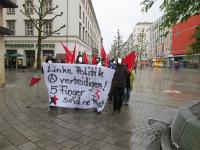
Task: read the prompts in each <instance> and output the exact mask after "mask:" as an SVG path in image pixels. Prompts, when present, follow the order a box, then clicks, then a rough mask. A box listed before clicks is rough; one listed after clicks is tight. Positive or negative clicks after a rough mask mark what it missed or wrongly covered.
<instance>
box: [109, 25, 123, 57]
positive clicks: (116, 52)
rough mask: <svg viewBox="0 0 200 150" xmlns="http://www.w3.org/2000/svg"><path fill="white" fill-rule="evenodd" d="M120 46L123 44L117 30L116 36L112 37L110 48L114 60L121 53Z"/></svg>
mask: <svg viewBox="0 0 200 150" xmlns="http://www.w3.org/2000/svg"><path fill="white" fill-rule="evenodd" d="M122 44H123V40H122V35H121V34H120V32H119V29H118V30H117V36H114V41H113V45H112V46H111V52H112V54H113V55H114V57H115V58H117V57H119V56H120V55H121V54H120V52H121V48H122Z"/></svg>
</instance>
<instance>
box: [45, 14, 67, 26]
mask: <svg viewBox="0 0 200 150" xmlns="http://www.w3.org/2000/svg"><path fill="white" fill-rule="evenodd" d="M62 15H63V12H61V13H60V14H57V15H55V16H54V17H53V18H51V19H47V20H45V21H43V22H42V24H41V25H44V24H46V23H49V22H52V21H53V20H54V19H56V18H57V17H60V16H62Z"/></svg>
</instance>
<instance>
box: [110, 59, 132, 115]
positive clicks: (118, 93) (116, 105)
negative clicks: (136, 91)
mask: <svg viewBox="0 0 200 150" xmlns="http://www.w3.org/2000/svg"><path fill="white" fill-rule="evenodd" d="M127 76H128V69H127V67H125V66H124V65H123V64H122V59H121V58H118V60H117V66H116V68H115V74H114V78H113V88H114V89H113V93H114V101H113V113H112V114H113V115H115V113H116V111H118V113H120V111H121V106H122V100H123V96H124V88H125V86H126V79H127Z"/></svg>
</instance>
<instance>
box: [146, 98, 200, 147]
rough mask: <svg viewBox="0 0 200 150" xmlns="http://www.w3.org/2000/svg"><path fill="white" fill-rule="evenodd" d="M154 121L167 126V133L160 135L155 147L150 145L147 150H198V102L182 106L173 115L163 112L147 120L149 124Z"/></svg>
mask: <svg viewBox="0 0 200 150" xmlns="http://www.w3.org/2000/svg"><path fill="white" fill-rule="evenodd" d="M167 114H169V116H167ZM173 114H174V116H173ZM162 115H163V116H162ZM170 116H171V117H172V118H171V119H170ZM159 117H160V118H159ZM164 118H166V120H164ZM156 121H157V122H160V123H163V124H165V125H166V126H167V133H163V134H162V136H161V139H160V142H159V143H158V142H157V145H156V144H150V145H149V146H148V148H147V150H155V149H157V150H200V102H199V101H194V102H191V103H187V104H184V105H183V106H181V107H180V108H178V109H177V112H175V113H174V112H171V113H169V112H167V111H165V113H164V112H162V113H160V114H158V115H155V116H153V117H152V118H150V119H149V124H152V123H155V122H156ZM170 122H171V123H170Z"/></svg>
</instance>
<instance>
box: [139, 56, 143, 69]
mask: <svg viewBox="0 0 200 150" xmlns="http://www.w3.org/2000/svg"><path fill="white" fill-rule="evenodd" d="M139 55H140V70H142V53H140V54H139Z"/></svg>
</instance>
